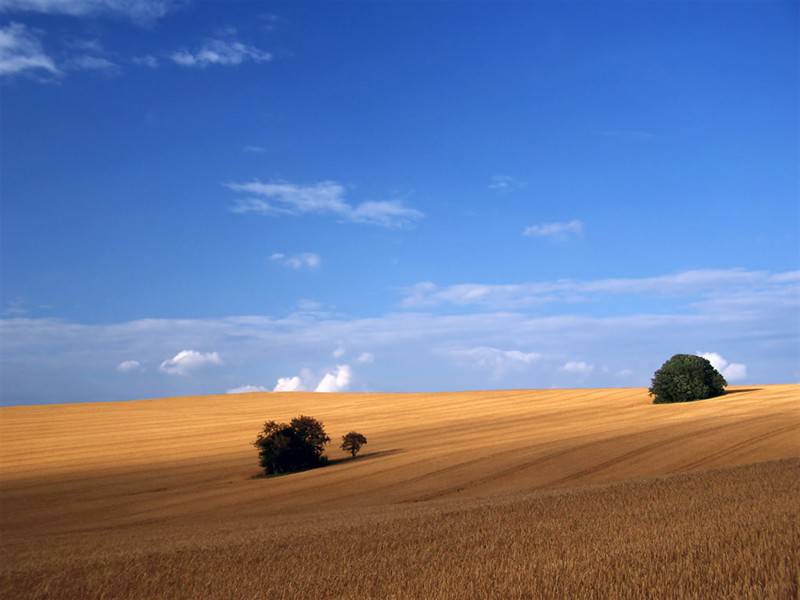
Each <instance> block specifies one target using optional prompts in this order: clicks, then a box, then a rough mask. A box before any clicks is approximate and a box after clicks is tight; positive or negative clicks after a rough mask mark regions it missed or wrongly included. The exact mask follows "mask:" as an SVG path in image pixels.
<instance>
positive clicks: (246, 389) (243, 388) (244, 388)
mask: <svg viewBox="0 0 800 600" xmlns="http://www.w3.org/2000/svg"><path fill="white" fill-rule="evenodd" d="M268 391H269V390H268V389H267V388H265V387H262V386H260V385H240V386H239V387H235V388H232V389H230V390H227V391H226V392H225V393H226V394H252V393H253V392H268Z"/></svg>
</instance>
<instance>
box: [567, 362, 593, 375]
mask: <svg viewBox="0 0 800 600" xmlns="http://www.w3.org/2000/svg"><path fill="white" fill-rule="evenodd" d="M561 370H562V371H564V372H565V373H572V374H573V375H591V373H592V371H594V365H592V364H589V363H587V362H584V361H582V360H570V361H567V362H565V363H564V364H563V365H562V366H561Z"/></svg>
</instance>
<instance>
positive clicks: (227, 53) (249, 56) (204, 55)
mask: <svg viewBox="0 0 800 600" xmlns="http://www.w3.org/2000/svg"><path fill="white" fill-rule="evenodd" d="M170 58H171V59H172V61H173V62H174V63H176V64H178V65H181V66H183V67H200V68H204V67H207V66H209V65H222V66H235V65H240V64H242V63H243V62H247V61H252V62H255V63H263V62H269V61H271V60H272V54H270V53H269V52H264V51H263V50H259V49H258V48H256V47H255V46H250V45H248V44H243V43H241V42H239V41H236V40H223V39H212V40H208V41H206V43H205V44H203V46H202V47H200V48H198V49H197V50H195V51H194V52H190V51H188V50H179V51H178V52H173V53H172V54H171V55H170Z"/></svg>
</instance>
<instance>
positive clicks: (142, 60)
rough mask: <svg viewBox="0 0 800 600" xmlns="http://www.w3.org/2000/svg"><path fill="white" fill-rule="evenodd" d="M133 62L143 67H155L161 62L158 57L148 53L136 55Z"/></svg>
mask: <svg viewBox="0 0 800 600" xmlns="http://www.w3.org/2000/svg"><path fill="white" fill-rule="evenodd" d="M132 61H133V64H135V65H139V66H142V67H149V68H151V69H155V68H156V67H157V66H158V64H159V62H158V59H157V58H156V57H155V56H153V55H152V54H146V55H144V56H135V57H134V58H133V59H132Z"/></svg>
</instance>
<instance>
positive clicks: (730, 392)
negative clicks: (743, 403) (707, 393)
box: [722, 388, 764, 396]
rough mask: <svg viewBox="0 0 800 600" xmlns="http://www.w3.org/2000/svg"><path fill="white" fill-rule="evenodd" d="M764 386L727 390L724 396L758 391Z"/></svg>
mask: <svg viewBox="0 0 800 600" xmlns="http://www.w3.org/2000/svg"><path fill="white" fill-rule="evenodd" d="M763 389H764V388H742V389H740V390H725V393H724V394H722V395H723V396H730V395H731V394H744V393H745V392H758V391H760V390H763Z"/></svg>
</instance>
